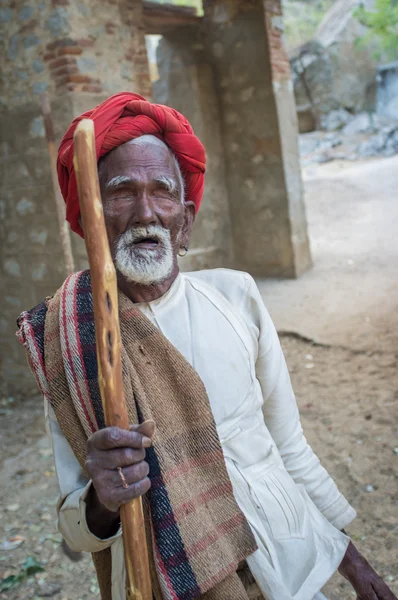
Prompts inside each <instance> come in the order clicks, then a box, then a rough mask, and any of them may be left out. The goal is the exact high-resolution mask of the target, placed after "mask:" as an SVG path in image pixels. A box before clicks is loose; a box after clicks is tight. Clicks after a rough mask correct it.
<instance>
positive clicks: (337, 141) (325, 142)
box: [317, 133, 342, 152]
mask: <svg viewBox="0 0 398 600" xmlns="http://www.w3.org/2000/svg"><path fill="white" fill-rule="evenodd" d="M341 144H342V140H341V137H339V136H338V135H336V134H334V133H327V134H326V135H325V136H324V137H323V139H322V140H321V141H320V143H319V145H318V148H317V149H318V150H319V151H320V152H324V151H325V150H330V149H331V148H336V147H337V146H341Z"/></svg>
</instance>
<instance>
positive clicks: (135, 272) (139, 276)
mask: <svg viewBox="0 0 398 600" xmlns="http://www.w3.org/2000/svg"><path fill="white" fill-rule="evenodd" d="M143 237H150V238H154V239H156V240H157V241H158V245H157V246H156V247H155V248H153V249H150V250H149V249H143V248H138V247H135V246H134V242H135V241H137V240H139V239H140V238H143ZM173 265H174V255H173V246H172V244H171V237H170V231H169V230H168V229H164V227H161V226H160V225H149V226H148V227H136V228H134V229H129V231H126V232H125V233H122V234H121V235H120V236H119V239H118V241H117V244H116V252H115V266H116V269H117V270H118V271H119V272H120V273H121V274H122V275H124V277H125V278H126V279H127V281H131V282H133V283H138V284H140V285H151V284H154V283H162V282H163V281H165V280H166V279H167V278H168V277H169V276H170V275H171V272H172V270H173Z"/></svg>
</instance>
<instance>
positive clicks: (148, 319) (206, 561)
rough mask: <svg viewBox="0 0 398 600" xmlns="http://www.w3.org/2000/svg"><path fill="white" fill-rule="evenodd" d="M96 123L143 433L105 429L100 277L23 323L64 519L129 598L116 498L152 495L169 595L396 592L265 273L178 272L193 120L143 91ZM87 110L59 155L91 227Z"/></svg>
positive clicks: (135, 421)
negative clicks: (356, 527)
mask: <svg viewBox="0 0 398 600" xmlns="http://www.w3.org/2000/svg"><path fill="white" fill-rule="evenodd" d="M82 117H90V118H91V119H93V121H94V124H95V132H96V150H97V157H98V173H99V180H100V188H101V196H102V203H103V211H104V217H105V223H106V229H107V234H108V239H109V244H110V248H111V253H112V257H113V260H114V264H115V267H116V270H117V278H118V287H119V303H120V306H119V312H120V324H121V337H122V361H123V378H124V387H125V392H126V398H127V402H128V405H129V410H130V418H131V419H132V425H131V430H130V431H128V432H127V431H122V430H119V429H118V428H107V427H105V426H104V420H103V414H102V408H101V403H100V398H99V391H98V376H97V365H96V359H95V341H94V339H95V338H94V324H93V314H92V298H91V291H90V276H89V273H88V272H82V273H78V274H75V275H73V276H71V277H70V278H69V279H68V280H67V281H66V282H65V284H64V285H63V286H62V288H61V290H59V291H58V292H57V294H56V295H55V296H54V298H53V299H50V300H49V299H47V301H46V302H44V303H43V304H41V305H39V306H38V307H36V308H35V309H33V310H32V311H30V312H26V313H23V314H22V315H21V317H20V320H19V326H20V337H21V341H22V342H23V343H24V344H25V347H26V349H27V353H28V358H29V361H30V364H31V367H32V369H33V371H34V373H35V375H36V377H37V381H38V383H39V385H40V388H41V390H42V392H43V394H44V396H45V407H46V421H47V424H48V429H49V431H50V434H51V437H52V441H53V448H54V458H55V464H56V471H57V475H58V481H59V487H60V499H59V502H58V517H59V520H58V526H59V530H60V532H61V533H62V535H63V537H64V538H65V540H66V541H67V543H68V545H69V546H70V547H71V548H72V549H74V550H76V551H88V552H92V553H93V558H94V562H95V565H96V568H97V573H98V577H99V581H100V587H101V596H102V598H103V600H123V599H124V598H125V592H124V581H125V565H124V557H123V545H122V537H121V531H120V518H119V509H120V506H121V505H122V504H123V503H126V502H128V501H129V500H131V499H132V498H134V497H137V496H140V495H144V494H145V499H146V509H147V514H146V516H147V525H148V532H149V535H148V539H149V541H150V548H151V553H150V554H151V562H152V567H153V568H152V580H153V589H154V596H155V597H156V598H157V599H161V598H165V599H166V598H167V599H169V598H170V599H181V600H182V599H189V598H192V599H194V598H204V599H206V600H240V599H242V600H244V599H246V600H247V599H248V598H249V597H250V598H253V589H254V588H256V586H258V587H257V595H258V597H259V598H266V599H268V600H293V599H294V600H311V599H312V598H314V599H315V598H316V599H320V598H324V596H323V595H322V593H321V591H320V590H321V588H322V587H323V585H324V584H325V583H326V582H327V581H328V579H329V578H330V577H331V576H332V575H333V573H334V572H335V571H336V570H339V571H340V573H341V574H342V575H343V576H344V577H346V578H347V579H348V580H349V581H350V582H351V584H352V586H353V588H354V589H355V591H356V593H357V596H358V598H360V599H362V600H377V599H379V600H394V598H395V597H394V595H393V594H392V593H391V591H390V590H389V589H388V587H387V586H386V584H385V583H384V582H383V581H382V580H381V579H380V578H379V577H378V575H377V574H376V573H375V571H374V570H373V569H372V568H371V567H370V565H369V564H368V563H367V562H366V560H365V559H364V558H363V557H362V556H361V555H360V554H359V552H358V551H357V550H356V549H355V547H354V545H353V544H352V542H351V541H350V539H349V538H348V537H347V535H346V534H345V532H344V531H343V528H344V527H346V526H347V525H348V524H349V523H350V522H351V521H352V519H353V518H354V517H355V511H354V509H353V508H352V507H351V506H350V505H349V503H348V502H347V500H346V499H345V498H344V497H343V496H342V494H341V493H340V492H339V491H338V489H337V487H336V485H335V483H334V481H333V480H332V479H331V477H330V476H329V475H328V473H327V472H326V470H325V469H324V468H323V467H322V466H321V464H320V462H319V460H318V458H317V457H316V456H315V454H314V453H313V451H312V450H311V448H310V446H309V445H308V443H307V441H306V439H305V437H304V435H303V432H302V429H301V425H300V419H299V413H298V409H297V405H296V401H295V398H294V394H293V391H292V387H291V384H290V379H289V374H288V370H287V367H286V364H285V361H284V357H283V354H282V350H281V347H280V344H279V341H278V336H277V333H276V331H275V328H274V326H273V324H272V321H271V319H270V317H269V315H268V313H267V311H266V309H265V307H264V305H263V302H262V299H261V296H260V294H259V292H258V290H257V287H256V285H255V283H254V281H253V279H252V278H251V277H250V276H249V275H247V274H246V273H240V272H235V271H230V270H226V269H215V270H210V271H199V272H195V273H180V272H179V267H178V261H177V256H178V255H180V256H183V255H185V254H186V252H187V251H188V243H189V236H190V232H191V228H192V226H193V223H194V220H195V214H196V213H197V211H198V209H199V205H200V201H201V198H202V193H203V179H204V170H205V154H204V149H203V146H202V145H201V143H200V142H199V140H198V139H197V138H196V137H195V136H194V134H193V131H192V128H191V127H190V125H189V123H188V122H187V121H186V119H185V118H184V117H183V116H182V115H180V114H179V113H178V112H176V111H174V110H172V109H169V108H167V107H163V106H157V105H153V104H150V103H149V102H147V101H145V100H144V99H143V98H141V97H139V96H137V95H134V94H130V93H122V94H118V95H116V96H113V97H112V98H109V99H108V100H107V101H105V102H104V103H103V104H101V105H100V106H98V107H97V108H96V109H95V110H93V111H91V112H89V113H86V114H85V115H82ZM82 117H79V118H78V119H76V120H75V121H74V122H73V123H72V125H71V127H70V128H69V130H68V131H67V133H66V135H65V137H64V139H63V140H62V142H61V146H60V150H59V162H58V173H59V181H60V186H61V190H62V193H63V196H64V198H65V201H66V207H67V219H68V220H69V222H70V225H71V227H72V229H73V230H74V231H75V232H77V233H79V234H80V235H84V233H83V232H84V223H81V221H80V216H79V204H78V198H77V190H76V179H75V174H74V170H73V162H72V157H73V132H74V129H75V127H76V125H77V123H78V122H79V120H80V119H81V118H82ZM243 201H244V199H242V202H243ZM154 422H156V430H155V427H154ZM242 562H243V566H242ZM237 572H238V575H237ZM249 587H250V589H251V591H250V592H249V591H248V588H249Z"/></svg>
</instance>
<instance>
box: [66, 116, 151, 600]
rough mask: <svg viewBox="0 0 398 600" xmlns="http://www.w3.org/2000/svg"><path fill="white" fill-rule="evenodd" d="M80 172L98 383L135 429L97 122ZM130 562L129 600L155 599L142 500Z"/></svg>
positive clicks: (130, 538) (113, 419) (131, 507)
mask: <svg viewBox="0 0 398 600" xmlns="http://www.w3.org/2000/svg"><path fill="white" fill-rule="evenodd" d="M74 147H75V154H74V167H75V173H76V178H77V185H78V191H79V203H80V210H81V214H82V219H83V227H84V239H85V242H86V248H87V254H88V259H89V263H90V272H91V282H92V291H93V300H94V319H95V336H96V343H97V360H98V380H99V385H100V390H101V398H102V404H103V407H104V413H105V423H106V424H107V425H108V426H115V425H116V426H117V427H121V428H122V429H129V419H128V414H127V409H126V403H125V399H124V393H123V382H122V365H121V358H120V330H119V316H118V298H117V283H116V272H115V268H114V266H113V262H112V258H111V253H110V249H109V244H108V239H107V235H106V230H105V221H104V216H103V210H102V202H101V196H100V189H99V182H98V172H97V161H96V154H95V143H94V123H93V121H91V120H90V119H83V120H82V121H81V122H80V123H79V125H78V127H77V128H76V131H75V135H74ZM120 516H121V521H122V529H123V542H124V555H125V563H126V575H127V577H126V598H127V599H128V600H152V591H151V580H150V572H149V566H148V551H147V544H146V537H145V525H144V516H143V510H142V501H141V498H136V499H135V500H132V501H131V502H130V503H129V504H124V505H123V506H122V507H121V510H120Z"/></svg>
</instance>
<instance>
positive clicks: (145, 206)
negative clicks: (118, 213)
mask: <svg viewBox="0 0 398 600" xmlns="http://www.w3.org/2000/svg"><path fill="white" fill-rule="evenodd" d="M134 204H135V205H134V210H133V214H132V215H131V217H130V219H129V221H130V223H129V225H134V226H135V227H147V226H148V225H154V224H156V223H157V217H156V210H155V205H154V202H153V201H152V200H151V198H150V196H149V195H148V194H146V193H145V192H144V193H143V194H142V195H141V196H140V197H139V198H138V199H137V200H136V202H135V203H134Z"/></svg>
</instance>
